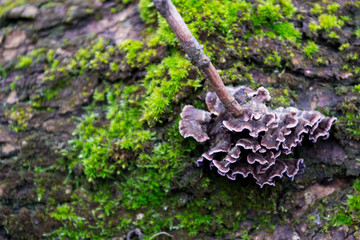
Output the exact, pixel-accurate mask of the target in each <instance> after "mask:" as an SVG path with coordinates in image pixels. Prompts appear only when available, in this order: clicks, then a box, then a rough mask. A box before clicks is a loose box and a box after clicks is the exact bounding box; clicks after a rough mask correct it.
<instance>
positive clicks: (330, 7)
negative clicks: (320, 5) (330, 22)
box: [327, 3, 340, 14]
mask: <svg viewBox="0 0 360 240" xmlns="http://www.w3.org/2000/svg"><path fill="white" fill-rule="evenodd" d="M339 7H340V4H338V3H332V4H329V5H328V6H327V10H328V12H329V13H330V14H333V13H334V12H336V11H337V10H338V9H339Z"/></svg>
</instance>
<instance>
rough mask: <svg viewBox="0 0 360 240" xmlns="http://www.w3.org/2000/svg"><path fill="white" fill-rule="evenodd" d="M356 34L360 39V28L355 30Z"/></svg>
mask: <svg viewBox="0 0 360 240" xmlns="http://www.w3.org/2000/svg"><path fill="white" fill-rule="evenodd" d="M354 34H355V36H356V37H357V38H359V39H360V28H358V29H356V30H355V32H354Z"/></svg>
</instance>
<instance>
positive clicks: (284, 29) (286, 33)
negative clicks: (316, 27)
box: [272, 22, 301, 42]
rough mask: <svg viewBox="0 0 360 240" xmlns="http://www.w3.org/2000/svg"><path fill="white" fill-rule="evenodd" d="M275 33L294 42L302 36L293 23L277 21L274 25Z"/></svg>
mask: <svg viewBox="0 0 360 240" xmlns="http://www.w3.org/2000/svg"><path fill="white" fill-rule="evenodd" d="M272 29H273V30H274V31H275V33H277V34H278V36H280V37H281V38H282V39H287V40H290V41H292V42H296V41H298V40H299V39H300V38H301V33H300V32H299V30H297V29H296V28H295V27H294V24H293V23H289V22H283V23H276V24H274V25H273V26H272Z"/></svg>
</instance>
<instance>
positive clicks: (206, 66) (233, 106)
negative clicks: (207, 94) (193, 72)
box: [153, 0, 242, 117]
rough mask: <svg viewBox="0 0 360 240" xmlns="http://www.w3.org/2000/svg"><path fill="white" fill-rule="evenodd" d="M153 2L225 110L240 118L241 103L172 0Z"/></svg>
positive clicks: (156, 0) (154, 0) (155, 0)
mask: <svg viewBox="0 0 360 240" xmlns="http://www.w3.org/2000/svg"><path fill="white" fill-rule="evenodd" d="M153 2H154V4H155V7H156V9H157V10H158V11H159V12H160V14H161V15H162V16H163V17H164V18H165V19H166V21H167V22H168V24H169V25H170V27H171V29H172V30H173V32H174V33H175V35H176V37H177V38H178V39H179V41H180V43H181V46H182V47H183V48H184V50H185V53H186V54H187V55H188V56H189V58H190V60H191V61H192V63H193V64H195V65H196V66H198V68H199V69H200V70H202V71H203V72H204V73H205V75H206V76H207V77H208V78H209V80H210V82H211V84H212V86H213V87H214V90H215V92H216V94H217V96H218V97H219V99H220V101H221V102H222V103H223V105H224V106H225V108H226V109H227V110H228V111H229V112H230V113H231V115H233V117H240V116H241V115H242V113H241V107H240V105H239V103H238V102H237V101H236V100H235V98H234V97H233V96H232V95H231V94H230V93H229V92H228V90H227V89H226V87H225V85H224V83H223V81H222V80H221V77H220V76H219V74H218V72H217V71H216V69H215V67H214V66H213V65H212V63H211V61H210V58H209V57H208V56H206V55H205V53H204V50H203V46H202V45H200V44H199V42H198V41H197V40H196V38H195V37H194V36H193V35H192V34H191V32H190V30H189V28H188V27H187V25H186V23H185V22H184V20H183V19H182V17H181V16H180V14H179V12H178V11H177V10H176V8H175V6H174V4H173V3H172V2H171V0H153Z"/></svg>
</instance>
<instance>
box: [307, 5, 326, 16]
mask: <svg viewBox="0 0 360 240" xmlns="http://www.w3.org/2000/svg"><path fill="white" fill-rule="evenodd" d="M323 11H324V8H323V7H322V6H321V5H320V4H319V3H315V4H314V6H313V8H312V9H311V10H310V12H311V13H312V14H321V13H323Z"/></svg>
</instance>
